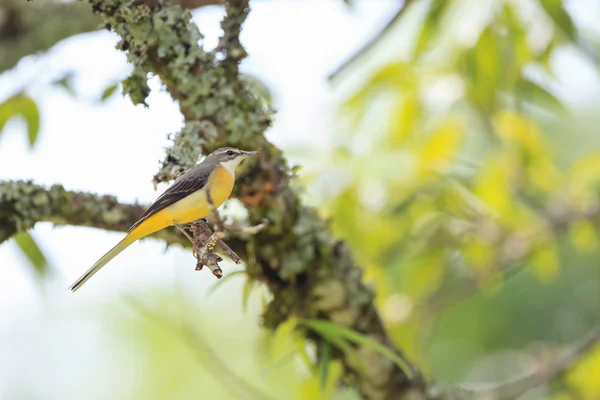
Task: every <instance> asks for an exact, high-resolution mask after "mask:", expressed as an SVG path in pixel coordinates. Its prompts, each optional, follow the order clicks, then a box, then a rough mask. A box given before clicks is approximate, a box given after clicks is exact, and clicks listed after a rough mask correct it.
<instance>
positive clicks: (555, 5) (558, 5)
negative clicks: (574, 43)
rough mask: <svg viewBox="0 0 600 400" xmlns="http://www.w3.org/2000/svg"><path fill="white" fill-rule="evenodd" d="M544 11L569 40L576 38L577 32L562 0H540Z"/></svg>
mask: <svg viewBox="0 0 600 400" xmlns="http://www.w3.org/2000/svg"><path fill="white" fill-rule="evenodd" d="M540 2H541V4H542V7H544V10H546V13H548V15H549V16H550V18H552V21H554V23H555V24H556V25H557V26H558V27H559V28H560V29H561V30H562V31H563V32H564V34H565V35H566V36H567V37H568V38H569V39H571V40H575V39H576V35H577V32H576V30H575V25H574V24H573V20H572V19H571V16H570V15H569V14H568V13H567V11H566V10H565V9H564V7H563V3H564V2H563V1H562V0H540Z"/></svg>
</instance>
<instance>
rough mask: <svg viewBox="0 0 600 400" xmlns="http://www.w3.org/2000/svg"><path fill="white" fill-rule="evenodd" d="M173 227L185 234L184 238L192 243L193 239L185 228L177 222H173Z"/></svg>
mask: <svg viewBox="0 0 600 400" xmlns="http://www.w3.org/2000/svg"><path fill="white" fill-rule="evenodd" d="M174 225H175V228H177V229H179V231H180V232H181V233H183V234H184V235H185V237H186V238H188V240H189V241H190V242H191V243H192V244H193V243H194V239H192V237H191V236H190V235H189V234H188V233H187V232H186V231H185V228H184V227H183V226H181V225H179V224H178V223H177V222H175V223H174Z"/></svg>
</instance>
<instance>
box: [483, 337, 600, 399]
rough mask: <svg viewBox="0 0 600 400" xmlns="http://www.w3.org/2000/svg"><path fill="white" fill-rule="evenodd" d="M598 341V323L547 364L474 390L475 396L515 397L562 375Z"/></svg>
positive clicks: (599, 340)
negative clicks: (528, 372) (522, 375)
mask: <svg viewBox="0 0 600 400" xmlns="http://www.w3.org/2000/svg"><path fill="white" fill-rule="evenodd" d="M599 343H600V325H598V326H597V327H596V328H594V329H593V330H592V331H591V332H590V333H588V334H587V335H586V336H584V337H583V339H581V340H580V341H579V342H577V343H576V344H574V345H573V346H570V347H568V348H566V349H564V350H563V351H561V352H559V353H558V355H557V356H556V357H554V359H553V360H552V361H551V362H550V364H549V365H540V368H538V369H537V370H535V371H534V372H533V373H531V374H530V375H528V376H526V377H524V378H522V379H519V380H518V381H515V382H510V383H507V384H504V385H500V386H498V387H496V388H495V389H492V390H490V391H485V392H476V393H475V396H476V397H478V398H485V399H493V400H503V399H514V398H517V397H519V396H521V395H523V394H525V393H527V392H529V391H530V390H532V389H535V388H536V387H538V386H540V385H543V384H544V383H546V382H549V381H552V380H554V379H557V378H560V377H561V376H563V375H564V374H565V373H566V372H568V371H569V369H571V367H573V366H574V365H575V364H576V363H577V362H578V361H579V360H580V359H581V358H582V357H583V356H584V355H586V354H587V352H588V351H589V350H591V349H592V348H593V347H594V346H596V345H598V344H599Z"/></svg>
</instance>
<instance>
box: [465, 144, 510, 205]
mask: <svg viewBox="0 0 600 400" xmlns="http://www.w3.org/2000/svg"><path fill="white" fill-rule="evenodd" d="M514 175H515V160H513V159H512V157H511V156H510V155H509V154H506V153H501V154H497V155H496V156H492V157H491V159H490V160H489V161H488V162H487V163H486V164H485V165H484V166H483V168H482V170H481V172H480V174H479V176H478V178H477V182H476V184H475V190H474V191H475V194H477V195H478V196H479V198H481V199H482V200H483V201H484V202H485V203H486V204H487V205H488V206H489V207H490V208H491V209H492V210H493V211H495V212H496V213H497V214H498V216H509V215H510V213H511V210H512V209H513V203H514V202H513V199H512V190H511V188H512V186H513V178H514Z"/></svg>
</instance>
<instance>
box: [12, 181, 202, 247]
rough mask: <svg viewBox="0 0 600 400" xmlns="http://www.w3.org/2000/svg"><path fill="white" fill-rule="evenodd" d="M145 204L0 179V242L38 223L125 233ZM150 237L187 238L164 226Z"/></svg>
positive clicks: (177, 240) (179, 240)
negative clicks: (127, 202)
mask: <svg viewBox="0 0 600 400" xmlns="http://www.w3.org/2000/svg"><path fill="white" fill-rule="evenodd" d="M145 209H146V207H145V206H142V205H138V204H123V203H119V202H118V201H117V199H116V198H115V197H113V196H106V195H104V196H100V195H95V194H92V193H85V192H73V191H68V190H65V188H63V187H62V186H60V185H54V186H52V187H50V188H49V189H46V188H44V187H43V186H40V185H36V184H34V183H32V182H26V181H0V244H1V243H2V242H4V241H5V240H7V239H9V238H10V237H11V236H13V235H14V234H15V233H17V232H20V231H23V230H27V229H30V228H33V226H34V225H35V224H36V223H38V222H43V221H46V222H52V223H54V224H55V225H73V226H89V227H94V228H99V229H104V230H108V231H117V232H126V231H127V229H129V227H130V226H131V225H133V224H134V223H135V222H136V221H137V220H138V219H139V217H140V215H142V213H143V212H144V210H145ZM153 237H155V238H158V239H161V240H164V241H166V242H167V243H170V244H181V245H184V246H189V245H190V244H189V242H188V240H187V239H186V238H185V237H184V236H183V235H179V234H176V233H175V232H174V231H172V230H169V229H165V230H162V231H160V232H157V233H156V234H155V235H153Z"/></svg>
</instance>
